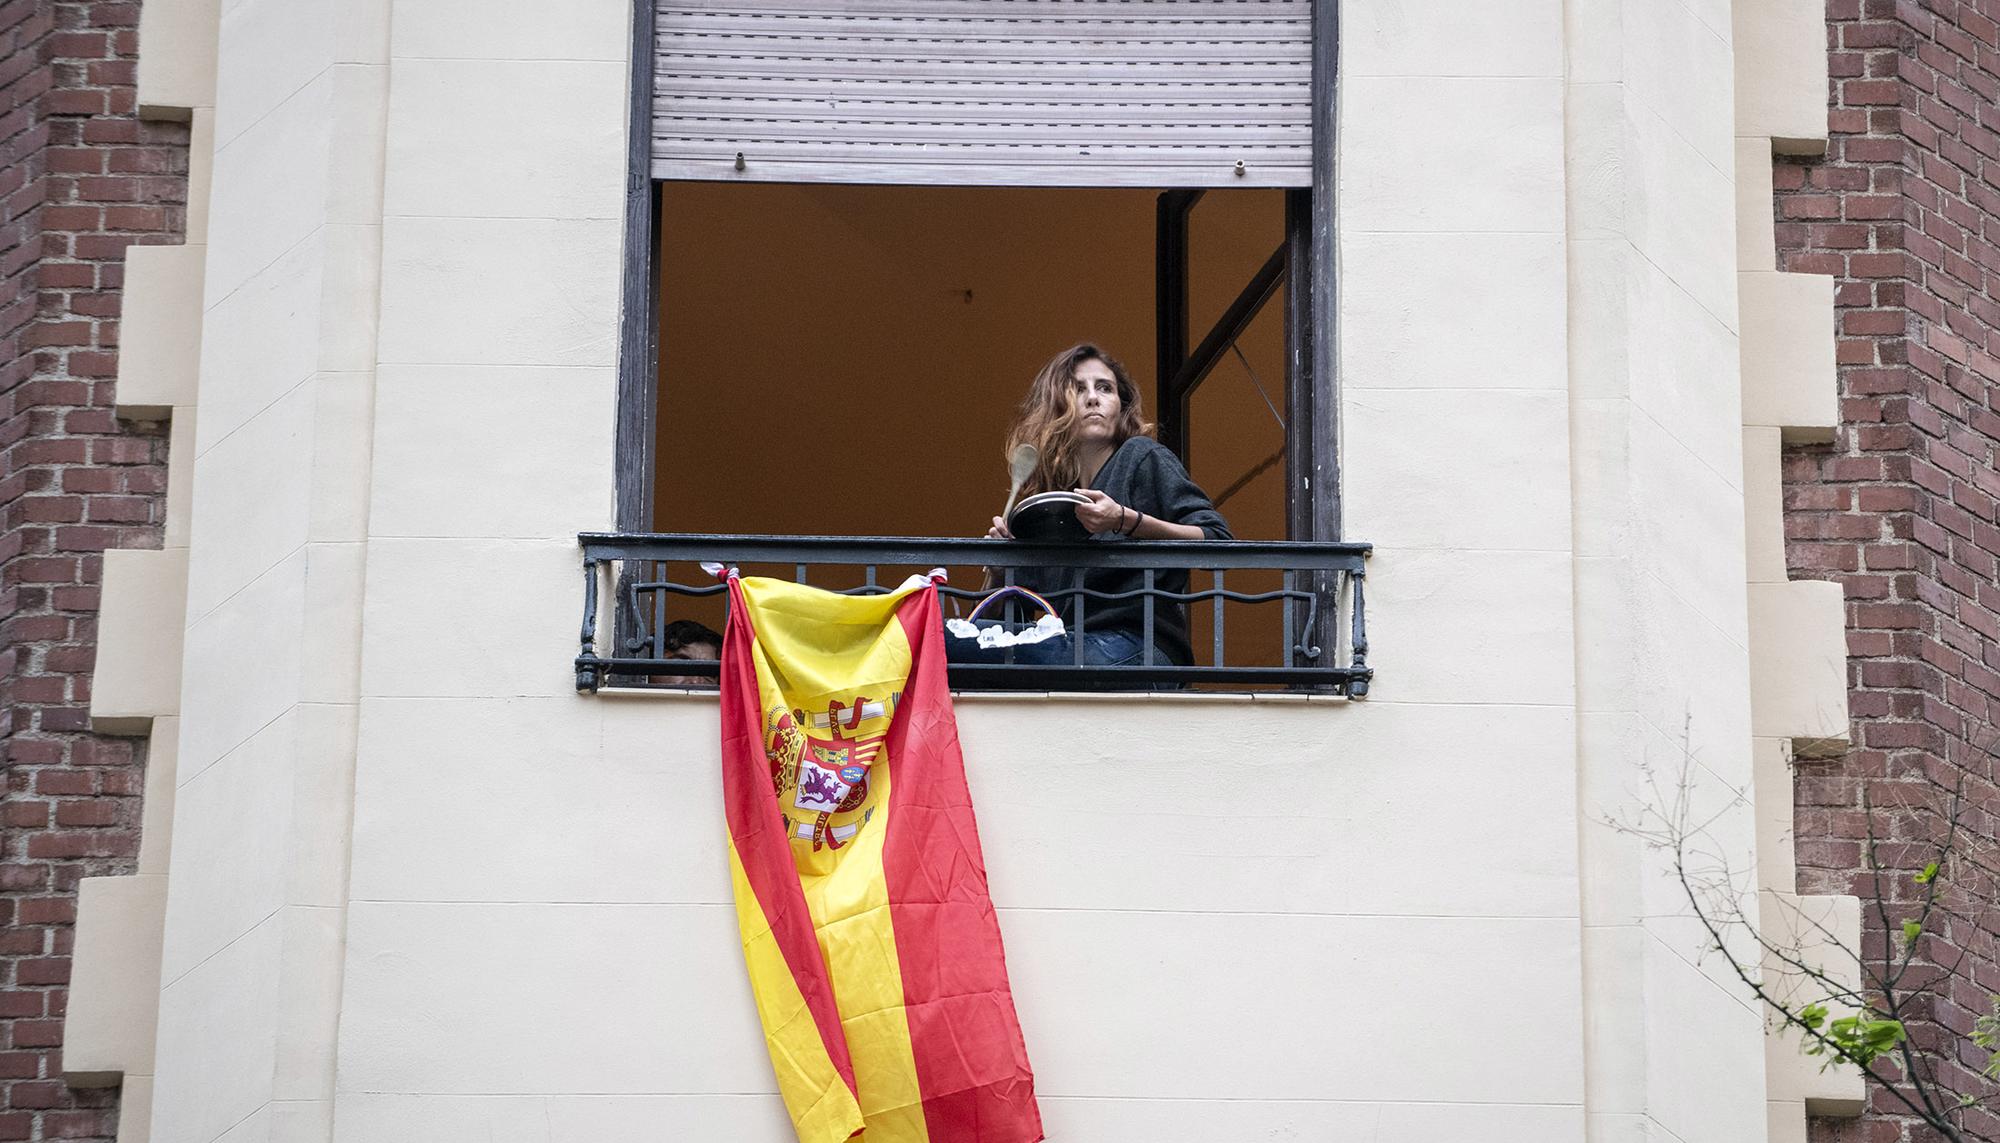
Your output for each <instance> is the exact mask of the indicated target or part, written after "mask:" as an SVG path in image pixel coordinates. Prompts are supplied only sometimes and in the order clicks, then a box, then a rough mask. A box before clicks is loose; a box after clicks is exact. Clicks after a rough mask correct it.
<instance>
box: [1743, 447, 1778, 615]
mask: <svg viewBox="0 0 2000 1143" xmlns="http://www.w3.org/2000/svg"><path fill="white" fill-rule="evenodd" d="M1783 449H1784V438H1783V430H1782V429H1778V428H1767V427H1757V428H1746V429H1744V430H1743V547H1744V569H1745V574H1746V576H1747V578H1748V579H1749V581H1750V582H1751V583H1783V582H1784V581H1785V580H1786V579H1787V578H1789V577H1788V575H1787V574H1786V566H1785V507H1784V473H1783V470H1782V466H1781V463H1780V461H1781V453H1782V450H1783Z"/></svg>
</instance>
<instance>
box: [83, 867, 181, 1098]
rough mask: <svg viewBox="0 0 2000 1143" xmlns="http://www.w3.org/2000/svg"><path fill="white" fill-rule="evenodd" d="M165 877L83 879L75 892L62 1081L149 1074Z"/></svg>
mask: <svg viewBox="0 0 2000 1143" xmlns="http://www.w3.org/2000/svg"><path fill="white" fill-rule="evenodd" d="M166 901H167V879H166V878H165V877H160V876H157V875H139V876H133V877H86V878H84V879H83V882H82V883H81V885H79V886H78V889H77V905H76V952H75V954H74V959H73V960H72V961H71V964H70V986H69V1011H68V1015H67V1017H66V1018H65V1020H64V1022H63V1079H64V1080H66V1081H67V1082H68V1083H70V1084H71V1085H73V1086H76V1087H104V1086H109V1085H112V1084H115V1083H117V1082H118V1080H119V1077H120V1076H124V1075H147V1076H149V1075H151V1074H152V1072H153V1034H154V1028H155V1026H156V1018H157V1016H158V1007H159V981H160V926H161V920H162V917H163V916H164V914H165V911H166Z"/></svg>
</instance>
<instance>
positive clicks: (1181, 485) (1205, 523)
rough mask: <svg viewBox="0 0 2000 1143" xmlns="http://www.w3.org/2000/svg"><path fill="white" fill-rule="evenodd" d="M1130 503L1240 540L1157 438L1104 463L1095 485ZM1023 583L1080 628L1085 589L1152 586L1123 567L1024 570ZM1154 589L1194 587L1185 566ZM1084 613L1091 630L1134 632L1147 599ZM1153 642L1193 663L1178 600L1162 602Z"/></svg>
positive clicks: (1110, 537) (1105, 539) (1102, 604)
mask: <svg viewBox="0 0 2000 1143" xmlns="http://www.w3.org/2000/svg"><path fill="white" fill-rule="evenodd" d="M1090 487H1092V488H1095V489H1097V490H1098V491H1099V492H1102V493H1104V494H1105V495H1106V496H1109V497H1111V498H1112V499H1113V500H1116V501H1117V502H1118V503H1120V504H1123V505H1125V506H1126V507H1127V508H1135V509H1137V510H1139V511H1141V512H1144V513H1145V514H1146V515H1148V516H1151V517H1153V518H1154V519H1156V520H1165V521H1167V522H1168V523H1170V524H1192V525H1194V526H1195V527H1197V528H1200V529H1201V531H1202V534H1203V535H1204V536H1206V537H1208V538H1209V539H1211V540H1228V539H1233V538H1234V537H1232V536H1231V535H1230V534H1229V524H1228V522H1227V521H1225V520H1223V518H1222V513H1220V512H1218V511H1216V510H1215V505H1214V504H1213V503H1212V502H1210V500H1209V498H1208V494H1207V493H1205V492H1203V491H1202V490H1201V489H1200V487H1198V486H1197V485H1196V484H1195V482H1194V481H1193V480H1192V479H1190V478H1189V477H1188V472H1187V469H1186V468H1184V467H1182V465H1181V460H1180V458H1179V457H1177V456H1175V455H1174V454H1173V450H1172V449H1169V448H1167V446H1165V445H1163V444H1161V443H1160V442H1158V441H1156V440H1154V439H1152V438H1151V437H1130V438H1128V439H1127V440H1126V441H1125V443H1124V444H1122V445H1119V446H1118V451H1117V452H1114V453H1112V454H1111V459H1110V460H1107V461H1105V462H1104V467H1103V468H1101V469H1099V470H1098V472H1097V476H1096V478H1095V479H1093V480H1092V481H1091V482H1090ZM1125 538H1126V537H1124V536H1121V535H1116V534H1114V533H1110V532H1101V533H1099V534H1097V535H1095V536H1092V537H1091V540H1092V541H1093V542H1095V543H1118V542H1120V541H1122V540H1124V539H1125ZM1017 582H1019V583H1020V584H1021V586H1023V587H1026V588H1028V589H1030V590H1032V591H1037V592H1040V593H1042V594H1043V595H1045V596H1048V597H1049V601H1050V602H1051V603H1053V604H1055V605H1056V606H1057V607H1058V608H1060V609H1061V611H1062V613H1063V621H1064V622H1065V623H1067V624H1069V626H1070V629H1071V630H1072V631H1074V630H1075V629H1076V603H1077V600H1078V598H1079V597H1078V596H1077V595H1076V594H1075V592H1076V591H1077V589H1079V588H1088V589H1090V590H1091V591H1103V592H1123V591H1138V590H1140V589H1142V588H1144V587H1145V586H1146V573H1145V572H1143V571H1138V570H1127V569H1119V568H1097V569H1094V570H1091V571H1087V572H1086V571H1085V570H1084V569H1082V568H1022V569H1021V571H1020V573H1019V575H1018V576H1017ZM1153 583H1154V586H1155V587H1158V588H1160V589H1162V590H1165V591H1175V592H1184V591H1186V590H1187V583H1188V573H1187V572H1186V571H1185V570H1174V571H1160V572H1157V573H1156V574H1155V576H1154V580H1153ZM1086 602H1087V606H1086V607H1085V610H1084V620H1085V625H1084V630H1085V631H1097V632H1103V631H1128V632H1131V633H1132V634H1134V635H1139V634H1140V633H1141V632H1143V631H1144V630H1145V623H1146V618H1145V616H1146V612H1145V601H1144V600H1141V599H1121V600H1103V599H1095V598H1088V599H1087V600H1086ZM1153 642H1154V644H1155V645H1156V646H1158V647H1159V648H1160V650H1161V651H1163V652H1165V653H1166V655H1167V658H1168V659H1170V660H1171V661H1173V662H1175V663H1182V664H1185V663H1188V662H1191V661H1192V657H1191V652H1190V650H1189V647H1188V629H1187V613H1186V611H1185V609H1183V608H1182V607H1181V606H1180V605H1179V604H1172V603H1155V604H1154V607H1153Z"/></svg>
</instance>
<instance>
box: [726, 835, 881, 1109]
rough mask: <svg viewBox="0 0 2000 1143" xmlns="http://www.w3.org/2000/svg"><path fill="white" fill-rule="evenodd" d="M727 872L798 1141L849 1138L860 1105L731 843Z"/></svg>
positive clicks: (780, 1089) (780, 1087)
mask: <svg viewBox="0 0 2000 1143" xmlns="http://www.w3.org/2000/svg"><path fill="white" fill-rule="evenodd" d="M729 877H730V880H731V882H732V883H733V887H734V889H735V892H736V924H737V927H738V928H739V929H740V930H741V931H742V934H743V961H744V963H745V964H746V965H748V966H749V969H750V989H751V991H752V992H754V993H755V994H756V996H757V1016H758V1018H759V1019H760V1020H761V1021H762V1022H763V1025H764V1038H765V1040H766V1041H767V1042H768V1044H769V1046H770V1049H771V1065H772V1067H774V1068H775V1069H776V1070H777V1075H778V1094H780V1095H782V1096H783V1097H784V1099H785V1109H786V1111H788V1112H790V1113H791V1117H792V1122H793V1123H794V1124H795V1125H797V1127H798V1132H799V1140H800V1143H846V1141H847V1140H848V1139H850V1138H852V1137H853V1135H854V1133H855V1132H857V1131H859V1130H861V1127H862V1118H861V1109H860V1107H859V1106H857V1105H856V1103H855V1099H854V1095H853V1093H851V1092H849V1091H848V1090H847V1081H846V1080H843V1079H841V1078H840V1073H839V1072H838V1071H836V1070H835V1069H834V1066H833V1061H832V1060H831V1059H829V1058H828V1057H827V1054H826V1046H825V1045H824V1044H823V1043H822V1042H821V1041H820V1035H819V1028H818V1027H817V1026H816V1025H815V1024H814V1023H813V1018H812V1013H811V1012H810V1011H808V1010H807V1008H806V1001H805V997H804V996H802V995H801V994H800V993H799V986H798V983H797V981H795V980H794V979H793V977H792V970H791V968H790V966H788V965H787V964H786V963H785V954H784V951H783V950H781V949H780V948H779V947H778V942H777V938H776V937H775V936H773V935H772V933H771V925H770V922H769V921H767V920H765V919H764V913H763V910H761V909H759V908H758V907H757V895H756V893H754V892H752V891H751V889H750V882H749V878H748V877H746V876H745V875H744V872H743V862H742V860H741V859H740V858H738V857H737V855H736V846H735V845H733V844H732V845H731V846H730V847H729ZM905 1038H906V1040H907V1036H906V1037H905Z"/></svg>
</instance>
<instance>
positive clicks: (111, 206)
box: [0, 0, 187, 1143]
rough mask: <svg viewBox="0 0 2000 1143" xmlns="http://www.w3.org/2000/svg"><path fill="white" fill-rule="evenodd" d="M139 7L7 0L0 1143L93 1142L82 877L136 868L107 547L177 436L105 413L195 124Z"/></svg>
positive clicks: (180, 208)
mask: <svg viewBox="0 0 2000 1143" xmlns="http://www.w3.org/2000/svg"><path fill="white" fill-rule="evenodd" d="M138 23H139V5H138V4H137V3H135V2H132V0H0V751H4V765H5V777H6V783H5V789H4V792H0V935H4V940H0V1143H6V1141H12V1140H43V1139H51V1140H53V1139H63V1140H73V1141H74V1140H98V1141H102V1143H111V1140H112V1139H113V1138H114V1137H115V1135H116V1133H117V1128H118V1110H117V1108H118V1093H117V1091H116V1089H100V1090H77V1089H72V1088H70V1087H69V1086H67V1085H66V1084H64V1083H63V1082H62V1054H61V1053H62V1017H63V1013H64V1007H65V1002H66V1000H67V996H68V992H67V986H68V982H69V970H70V950H71V945H72V936H73V926H74V924H75V920H76V886H77V882H78V881H79V880H80V879H81V878H83V877H87V876H100V875H115V874H122V873H130V872H131V871H132V869H133V865H134V858H135V856H136V854H137V852H138V843H139V797H140V791H141V790H142V789H143V786H144V782H143V769H144V764H145V760H144V757H143V747H142V746H141V745H140V744H139V743H136V742H134V741H133V740H129V739H116V738H104V737H98V736H95V735H92V734H91V733H89V695H90V671H91V667H92V664H93V662H94V660H95V655H96V629H97V607H98V584H99V580H100V577H101V574H102V570H103V554H102V553H103V552H104V550H105V549H106V548H157V547H159V546H160V543H161V521H162V520H163V518H164V515H165V504H164V492H165V488H166V435H165V433H164V431H163V429H162V428H161V426H146V425H138V426H135V425H128V424H122V423H120V422H119V421H118V419H117V418H116V416H115V415H114V412H113V403H114V400H115V398H114V394H113V386H114V378H115V377H116V376H117V353H118V314H119V302H120V287H121V285H122V283H123V281H124V257H125V250H126V248H127V247H129V246H131V245H133V244H135V243H173V242H178V241H180V240H181V236H182V235H183V233H184V231H185V206H186V195H187V179H186V172H187V130H186V128H185V127H184V126H181V125H177V124H162V123H149V122H141V121H140V120H138V119H137V118H136V117H135V116H134V113H133V112H134V107H135V105H136V97H135V94H136V93H135V91H134V89H133V87H132V81H133V71H134V62H133V61H134V60H135V59H136V57H137V51H138Z"/></svg>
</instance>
